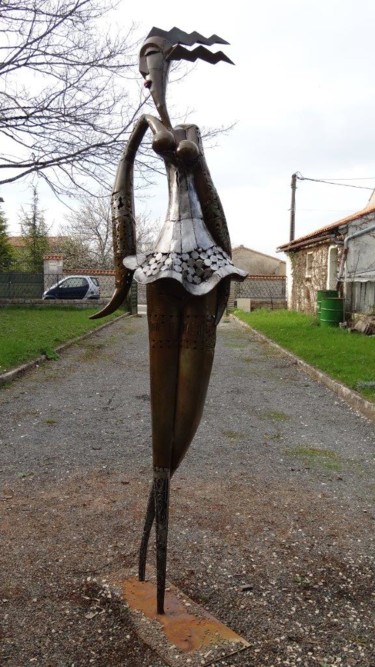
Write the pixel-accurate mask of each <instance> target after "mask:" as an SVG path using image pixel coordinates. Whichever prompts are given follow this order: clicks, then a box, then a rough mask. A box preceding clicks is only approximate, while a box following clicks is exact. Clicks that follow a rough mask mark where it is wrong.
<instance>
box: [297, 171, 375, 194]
mask: <svg viewBox="0 0 375 667" xmlns="http://www.w3.org/2000/svg"><path fill="white" fill-rule="evenodd" d="M296 177H297V178H298V180H299V181H313V182H314V183H325V184H326V185H340V186H341V187H343V188H357V189H359V190H371V191H373V190H374V188H369V187H368V186H366V185H352V184H351V183H334V182H333V181H334V180H335V179H332V180H330V181H328V180H325V179H323V178H308V177H307V176H302V174H301V173H300V172H297V173H296ZM337 180H339V179H337ZM348 180H349V179H348ZM353 180H354V179H353Z"/></svg>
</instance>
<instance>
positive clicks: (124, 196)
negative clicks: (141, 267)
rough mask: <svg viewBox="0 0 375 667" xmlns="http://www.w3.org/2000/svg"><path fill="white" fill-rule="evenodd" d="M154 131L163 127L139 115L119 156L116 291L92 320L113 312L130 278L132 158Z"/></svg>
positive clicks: (133, 249)
mask: <svg viewBox="0 0 375 667" xmlns="http://www.w3.org/2000/svg"><path fill="white" fill-rule="evenodd" d="M149 127H150V128H151V129H152V132H153V133H154V134H155V133H156V132H158V131H160V129H161V128H162V127H163V126H162V124H161V123H160V121H159V120H158V119H157V118H154V117H153V116H149V115H144V116H141V118H139V120H138V121H137V123H136V125H135V126H134V129H133V131H132V133H131V135H130V137H129V140H128V142H127V144H126V146H125V149H124V152H123V154H122V157H121V159H120V162H119V165H118V169H117V173H116V178H115V184H114V188H113V192H112V198H111V209H112V231H113V252H114V264H115V291H114V293H113V295H112V298H111V300H110V301H109V303H108V304H107V305H106V306H105V307H104V308H103V309H102V310H100V311H99V312H98V313H95V315H92V316H91V319H98V318H100V317H105V316H106V315H110V314H111V313H113V312H114V311H115V310H117V308H119V306H121V304H122V303H123V302H124V300H125V298H126V295H127V293H128V291H129V289H130V285H131V282H132V279H133V273H134V272H133V271H130V270H129V269H127V268H126V267H125V266H124V265H123V259H124V257H126V256H127V255H134V254H135V253H136V249H137V248H136V227H135V214H134V161H135V157H136V154H137V151H138V148H139V146H140V144H141V141H142V139H143V137H144V135H145V134H146V131H147V130H148V128H149Z"/></svg>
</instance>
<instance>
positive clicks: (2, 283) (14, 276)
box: [0, 272, 44, 299]
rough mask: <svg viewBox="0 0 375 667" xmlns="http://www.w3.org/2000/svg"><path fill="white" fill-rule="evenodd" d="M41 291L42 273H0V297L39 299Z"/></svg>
mask: <svg viewBox="0 0 375 667" xmlns="http://www.w3.org/2000/svg"><path fill="white" fill-rule="evenodd" d="M43 291H44V280H43V274H42V273H16V272H10V273H0V298H1V299H40V298H41V297H42V295H43Z"/></svg>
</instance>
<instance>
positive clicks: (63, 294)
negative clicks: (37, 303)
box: [43, 276, 100, 299]
mask: <svg viewBox="0 0 375 667" xmlns="http://www.w3.org/2000/svg"><path fill="white" fill-rule="evenodd" d="M99 297H100V287H99V281H98V279H97V278H96V277H95V276H69V277H68V278H63V279H62V280H59V282H58V283H56V284H55V285H52V287H50V288H49V289H47V290H46V291H45V292H43V299H99Z"/></svg>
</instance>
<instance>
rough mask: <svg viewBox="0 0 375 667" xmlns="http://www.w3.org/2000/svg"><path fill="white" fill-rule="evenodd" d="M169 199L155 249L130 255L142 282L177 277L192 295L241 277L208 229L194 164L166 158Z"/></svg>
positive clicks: (129, 263) (127, 261) (130, 264)
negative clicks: (224, 281)
mask: <svg viewBox="0 0 375 667" xmlns="http://www.w3.org/2000/svg"><path fill="white" fill-rule="evenodd" d="M164 162H165V168H166V172H167V177H168V192H169V201H168V209H167V214H166V219H165V222H164V225H163V227H162V230H161V232H160V234H159V237H158V239H157V240H156V243H155V247H154V249H153V252H151V253H148V254H147V255H144V254H137V255H136V256H128V257H126V258H125V260H124V264H125V266H126V267H127V268H129V269H132V270H134V269H135V274H134V277H135V279H136V280H137V281H138V282H140V283H151V282H154V281H155V280H159V279H162V278H172V279H174V280H177V281H178V282H179V283H181V284H182V285H183V287H184V288H185V289H186V290H187V291H188V292H190V293H191V294H196V295H199V294H206V293H207V292H209V291H211V290H212V289H213V288H214V287H215V285H217V284H218V283H219V281H220V280H222V279H223V278H225V277H227V276H233V277H234V276H239V277H240V276H241V277H242V274H243V272H242V271H241V270H240V269H237V268H236V267H234V265H233V263H232V261H231V258H230V257H229V255H228V254H227V253H226V252H225V251H224V250H223V249H222V248H220V246H218V245H217V244H216V243H215V241H214V239H213V237H212V235H211V234H210V232H209V230H208V229H207V227H206V225H205V222H204V217H203V213H202V207H201V203H200V201H199V197H198V193H197V190H196V187H195V182H194V173H193V166H192V165H191V164H190V165H189V163H188V162H185V161H184V160H182V159H175V160H173V161H171V160H170V159H167V158H166V159H165V160H164Z"/></svg>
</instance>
